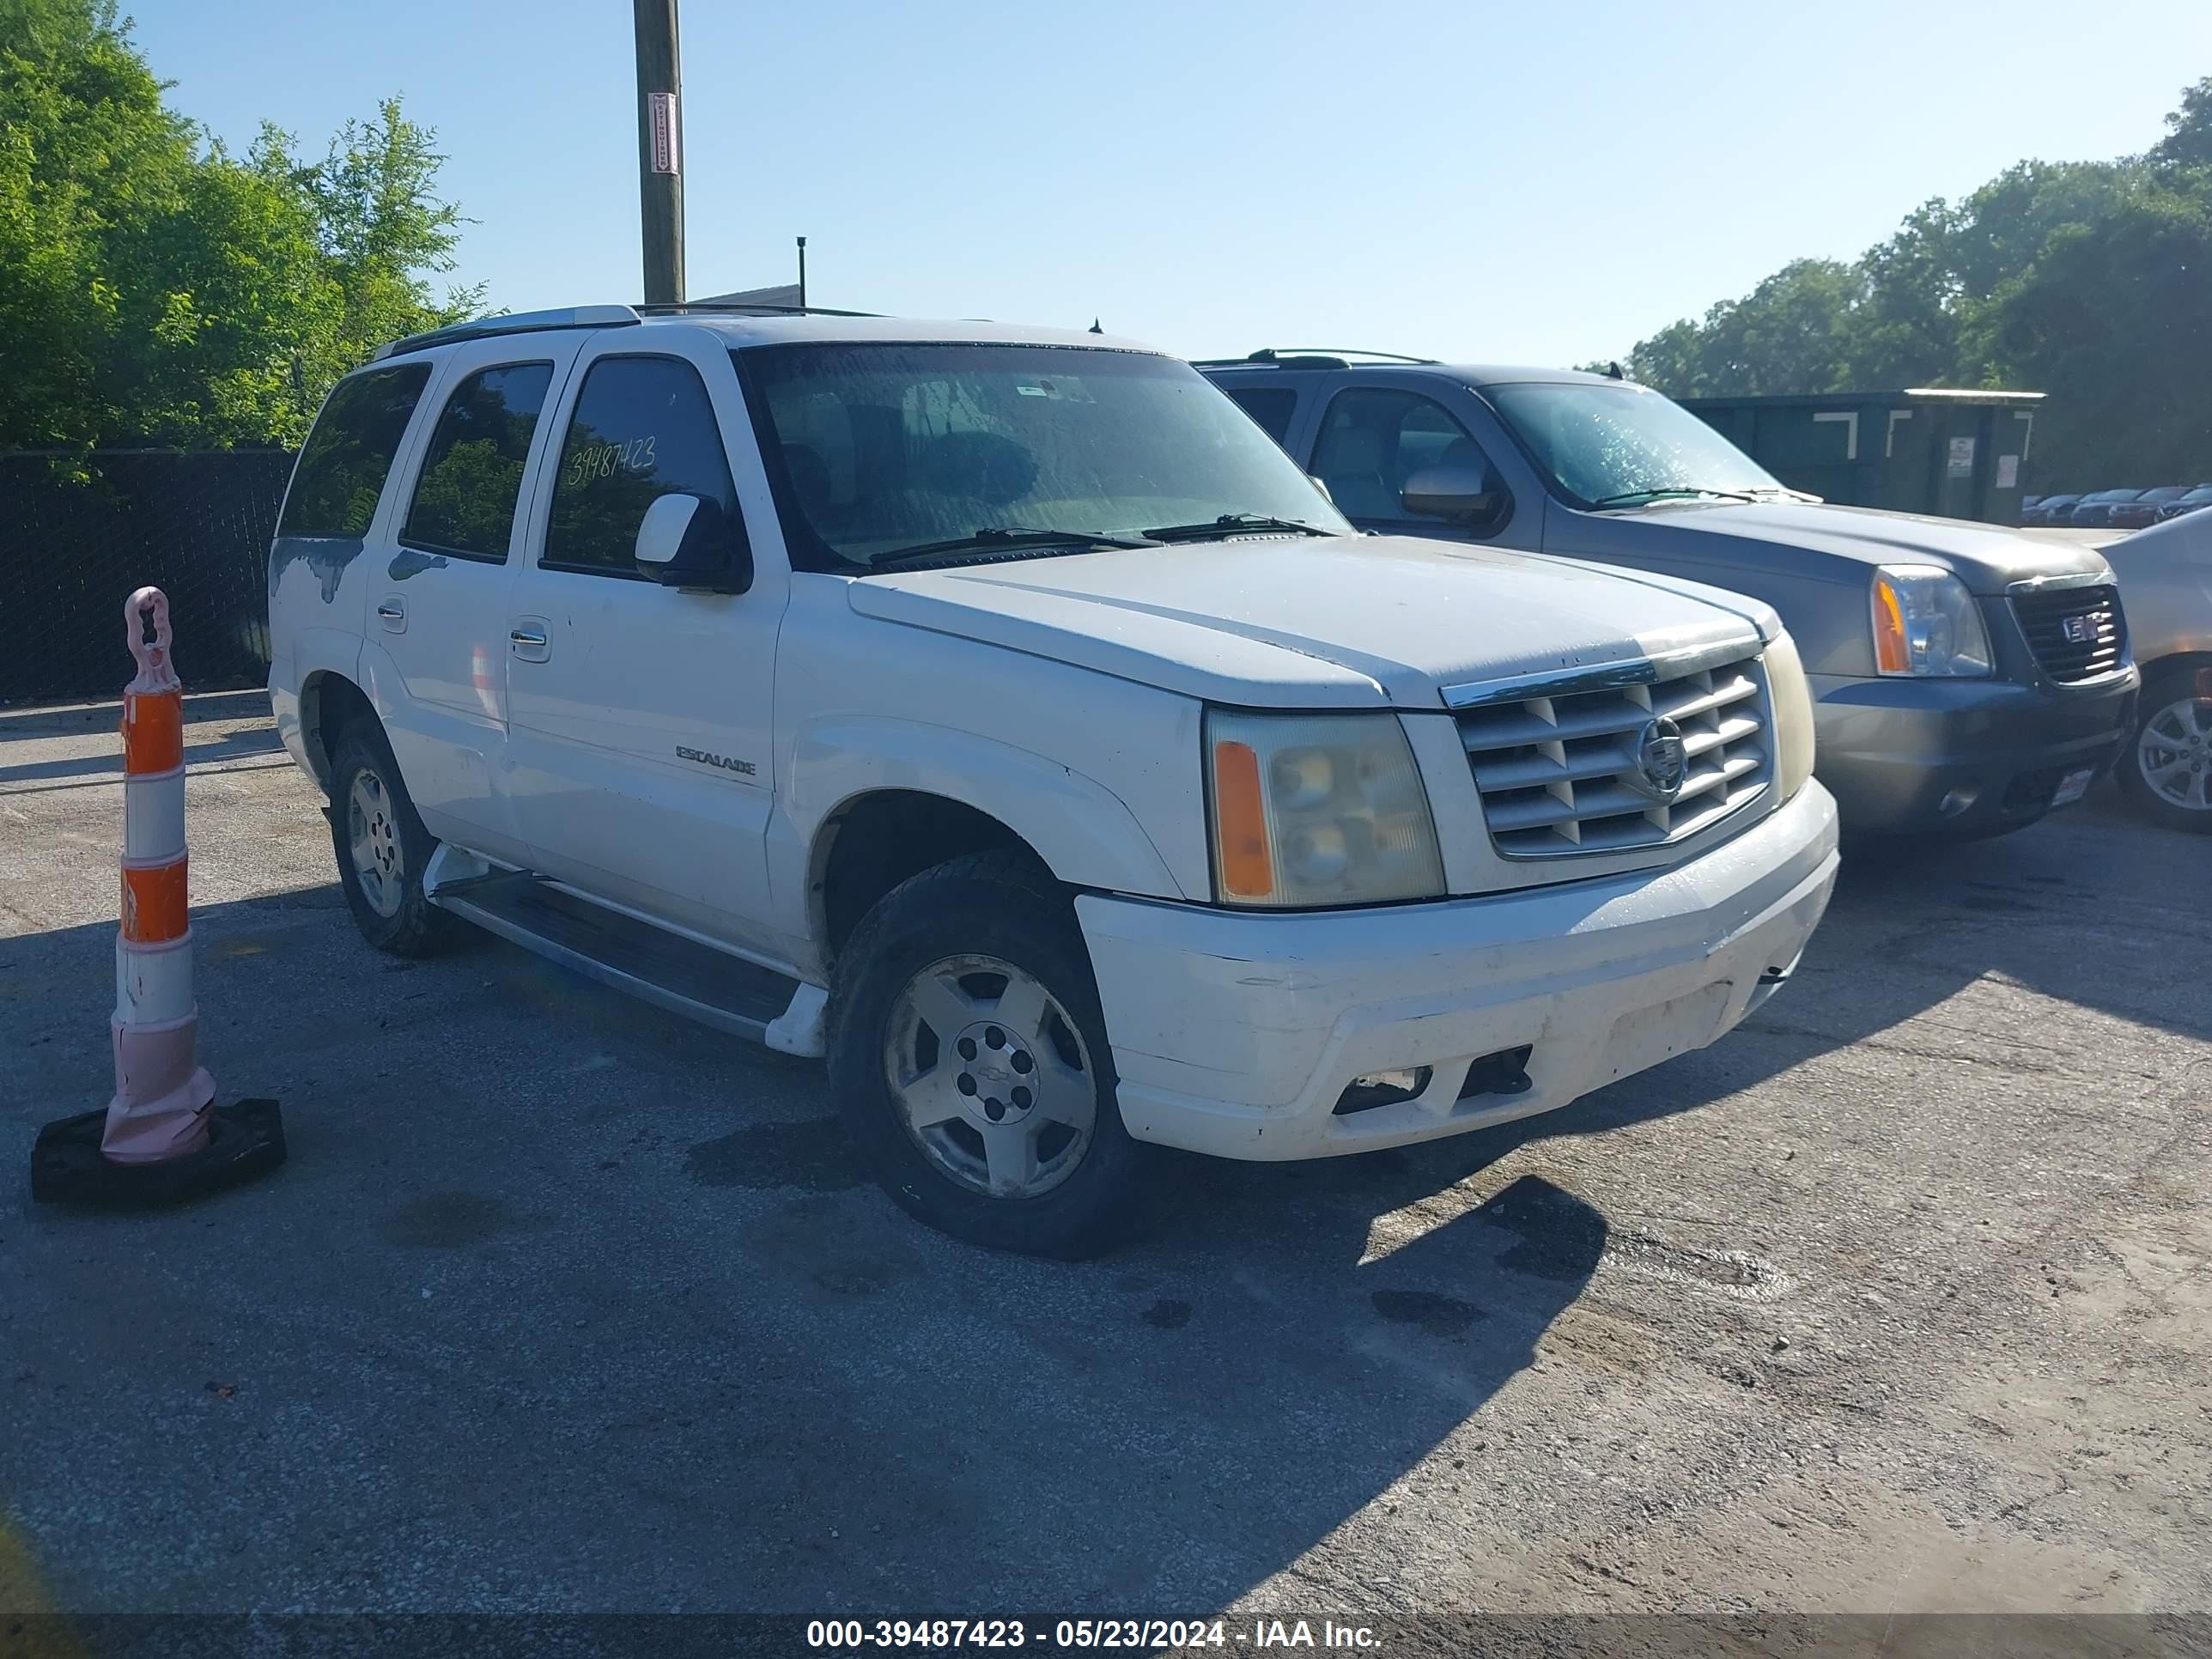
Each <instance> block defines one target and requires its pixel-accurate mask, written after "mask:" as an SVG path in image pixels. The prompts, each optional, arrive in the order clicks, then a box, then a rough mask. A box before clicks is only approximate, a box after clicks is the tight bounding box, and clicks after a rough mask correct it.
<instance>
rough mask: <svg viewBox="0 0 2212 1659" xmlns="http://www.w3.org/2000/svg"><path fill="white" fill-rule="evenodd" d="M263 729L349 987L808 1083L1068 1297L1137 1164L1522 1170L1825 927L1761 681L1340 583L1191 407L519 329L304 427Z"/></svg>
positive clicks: (921, 371) (912, 330)
mask: <svg viewBox="0 0 2212 1659" xmlns="http://www.w3.org/2000/svg"><path fill="white" fill-rule="evenodd" d="M270 619H271V626H272V638H273V662H272V665H271V667H270V691H271V694H272V698H273V701H274V704H275V708H276V719H277V724H278V727H279V730H280V731H281V732H282V734H283V740H284V743H285V744H286V746H287V748H288V749H289V750H290V752H291V753H292V755H293V757H295V760H296V761H297V762H298V763H300V764H301V766H302V767H304V768H306V769H307V770H308V771H309V772H310V773H311V774H312V775H313V776H314V777H315V779H316V780H317V781H318V782H319V784H320V785H321V786H322V787H323V788H324V790H325V793H326V794H327V796H328V798H329V799H330V801H331V826H332V833H333V840H334V842H335V847H336V851H337V861H338V868H339V872H340V876H341V878H342V881H343V885H344V889H345V891H346V895H347V897H348V900H349V905H350V908H351V909H352V912H353V915H354V916H355V919H356V921H357V922H358V923H359V925H360V927H361V929H362V932H363V933H364V934H365V935H366V936H367V937H368V939H369V940H370V941H371V942H372V943H374V944H375V945H379V946H381V947H382V948H385V949H386V950H390V951H398V952H399V953H402V954H409V953H414V952H418V951H425V950H428V949H430V948H432V947H433V946H435V945H436V944H437V943H439V942H440V940H441V936H442V935H444V934H445V933H447V932H448V931H450V929H451V928H452V927H453V924H454V923H455V922H456V921H467V922H471V923H474V924H476V925H478V926H480V927H487V928H489V929H491V930H492V931H494V932H496V933H501V934H502V935H504V936H506V937H507V938H508V939H513V940H515V941H516V942H518V943H520V944H523V945H526V946H527V947H528V948H531V949H532V950H536V951H540V952H542V953H543V954H544V955H546V956H549V957H552V958H554V959H556V960H557V961H561V962H564V963H568V964H570V965H572V966H574V967H575V968H577V969H580V970H582V971H585V972H587V973H590V974H592V975H596V976H598V977H599V978H601V979H603V980H605V981H609V982H611V983H614V984H616V985H618V986H621V987H623V988H626V989H628V990H630V991H632V992H635V993H636V994H640V995H642V996H645V997H647V998H648V999H650V1000H653V1001H656V1002H658V1003H659V1004H661V1005H662V1006H666V1007H669V1008H672V1009H676V1010H678V1011H679V1012H683V1013H685V1014H688V1015H690V1016H691V1017H693V1018H698V1019H701V1020H703V1021H705V1022H707V1023H708V1024H712V1025H714V1026H716V1027H718V1028H720V1029H722V1030H729V1031H732V1032H737V1033H742V1034H744V1035H748V1036H755V1037H759V1038H762V1039H763V1040H765V1041H766V1042H769V1043H771V1044H773V1045H775V1047H777V1048H782V1049H785V1050H787V1051H789V1052H792V1053H794V1054H814V1055H826V1056H827V1058H828V1060H829V1071H830V1076H831V1079H832V1081H833V1084H834V1085H835V1089H836V1095H837V1097H838V1099H839V1103H840V1105H841V1107H842V1110H843V1112H844V1114H845V1116H846V1118H847V1120H848V1122H849V1123H850V1124H851V1126H852V1128H853V1131H854V1134H855V1136H856V1138H857V1139H858V1140H859V1142H860V1145H861V1146H862V1147H863V1148H864V1150H865V1152H866V1155H867V1157H868V1158H869V1160H870V1162H871V1164H872V1167H873V1168H874V1169H875V1170H876V1172H877V1173H878V1176H879V1177H880V1178H881V1180H882V1181H883V1182H884V1186H885V1188H887V1189H888V1190H889V1191H890V1194H892V1196H893V1197H894V1198H895V1199H896V1200H897V1201H898V1202H899V1203H901V1204H902V1205H903V1206H905V1207H906V1208H908V1210H909V1211H911V1212H913V1213H915V1215H917V1216H919V1217H921V1218H922V1219H924V1220H926V1221H928V1222H930V1223H932V1224H933V1225H937V1226H939V1227H942V1228H945V1230H947V1231H951V1232H953V1233H956V1234H958V1235H960V1236H963V1237H968V1238H971V1239H975V1240H977V1241H980V1242H982V1243H989V1244H993V1245H997V1246H1001V1247H1006V1248H1011V1249H1024V1250H1032V1251H1040V1252H1047V1253H1053V1254H1061V1255H1074V1254H1081V1253H1085V1252H1089V1251H1093V1250H1096V1249H1100V1248H1102V1247H1103V1246H1104V1245H1106V1244H1107V1243H1109V1242H1110V1241H1111V1240H1112V1239H1113V1238H1114V1237H1115V1235H1116V1233H1117V1232H1118V1231H1120V1230H1121V1228H1122V1227H1123V1226H1124V1225H1126V1224H1127V1221H1128V1219H1129V1218H1131V1217H1132V1216H1133V1214H1135V1213H1137V1212H1138V1211H1139V1209H1140V1208H1141V1200H1143V1198H1144V1197H1145V1196H1146V1191H1147V1189H1148V1188H1149V1186H1150V1185H1151V1183H1150V1182H1148V1181H1147V1178H1146V1153H1147V1151H1148V1148H1149V1146H1152V1145H1162V1146H1178V1147H1186V1148H1189V1149H1193V1150H1195V1151H1198V1152H1209V1153H1214V1154H1218V1155H1220V1156H1224V1157H1229V1158H1313V1157H1321V1156H1327V1155H1331V1154H1335V1153H1341V1152H1363V1151H1367V1150H1370V1149H1371V1148H1376V1147H1384V1146H1400V1145H1403V1144H1406V1143H1408V1142H1413V1141H1420V1140H1427V1139H1434V1138H1436V1137H1437V1136H1441V1135H1449V1134H1455V1133H1463V1132H1465V1131H1468V1130H1470V1129H1474V1128H1479V1127H1483V1126H1486V1125H1489V1124H1494V1123H1498V1122H1500V1121H1505V1120H1507V1119H1510V1118H1516V1117H1521V1116H1525V1115H1528V1114H1531V1113H1535V1112H1542V1111H1548V1110H1550V1109H1553V1108H1555V1107H1559V1106H1563V1105H1565V1104H1566V1103H1568V1102H1570V1101H1571V1100H1573V1099H1575V1098H1576V1097H1577V1096H1579V1095H1582V1094H1583V1093H1586V1092H1588V1091H1590V1090H1592V1089H1595V1088H1597V1087H1600V1086H1601V1085H1605V1084H1607V1083H1611V1082H1613V1081H1614V1080H1615V1079H1620V1078H1622V1077H1625V1076H1627V1075H1629V1074H1631V1073H1635V1072H1638V1071H1639V1070H1642V1069H1644V1067H1647V1066H1652V1065H1654V1064H1656V1063H1657V1062H1658V1061H1660V1060H1664V1059H1666V1058H1668V1056H1670V1055H1673V1054H1680V1053H1682V1052H1684V1051H1686V1050H1688V1049H1692V1048H1699V1047H1700V1046H1702V1045H1704V1044H1705V1043H1709V1042H1712V1041H1714V1040H1715V1039H1716V1038H1717V1037H1719V1036H1722V1035H1723V1034H1724V1033H1725V1032H1727V1031H1728V1030H1730V1029H1731V1028H1732V1027H1734V1026H1735V1024H1737V1023H1738V1022H1739V1021H1741V1019H1742V1018H1744V1016H1745V1014H1746V1013H1747V1012H1748V1011H1749V1010H1750V1009H1752V1008H1753V1007H1754V1006H1757V1005H1758V1004H1759V1001H1760V1000H1763V999H1764V998H1765V996H1766V995H1768V994H1771V991H1772V989H1773V988H1774V987H1776V986H1778V984H1780V983H1781V982H1782V981H1783V980H1784V978H1785V977H1786V976H1787V975H1788V974H1789V973H1790V969H1791V968H1792V967H1793V966H1794V964H1795V963H1796V961H1797V958H1798V956H1799V953H1800V952H1801V951H1802V950H1803V948H1804V945H1805V942H1806V940H1807V939H1808V936H1809V935H1810V934H1811V933H1812V931H1813V929H1814V926H1815V925H1816V924H1817V922H1818V921H1819V920H1820V915H1821V912H1822V910H1823V909H1824V908H1825V907H1826V903H1827V900H1828V896H1829V892H1830V890H1831V887H1832V884H1833V882H1834V879H1835V873H1836V829H1835V813H1834V807H1833V804H1832V802H1831V800H1830V799H1829V797H1828V795H1827V794H1826V792H1825V791H1824V790H1823V789H1822V788H1821V787H1820V785H1819V784H1818V783H1817V782H1815V781H1812V778H1811V771H1812V761H1813V736H1812V726H1811V714H1810V709H1809V706H1808V700H1807V694H1806V688H1805V681H1804V676H1803V673H1802V669H1801V667H1800V665H1799V663H1798V660H1797V656H1796V650H1795V649H1794V647H1792V645H1791V643H1790V640H1789V637H1788V636H1787V635H1786V634H1784V632H1783V630H1782V629H1781V626H1780V624H1779V623H1778V621H1777V619H1776V617H1775V615H1774V612H1773V611H1771V609H1769V608H1768V607H1767V606H1766V605H1763V604H1761V603H1759V602H1757V601H1755V600H1750V599H1742V598H1740V597H1738V596H1735V595H1732V594H1728V593H1723V592H1718V591H1717V590H1714V589H1711V588H1707V587H1703V586H1699V585H1697V584H1694V583H1691V582H1686V581H1680V580H1672V579H1668V578H1664V577H1658V576H1643V575H1632V574H1622V573H1619V572H1613V571H1608V570H1605V569H1602V568H1595V567H1592V566H1589V565H1578V564H1573V563H1568V562H1560V561H1555V560H1552V559H1548V558H1545V557H1542V556H1532V555H1528V554H1522V553H1513V552H1506V551H1501V550H1492V549H1487V548H1482V547H1474V546H1467V545H1459V544H1443V543H1434V542H1428V541H1423V540H1417V539H1413V538H1398V537H1379V538H1378V537H1361V536H1358V535H1356V534H1354V533H1353V532H1352V531H1351V529H1350V527H1349V526H1347V525H1346V522H1345V521H1344V520H1343V519H1342V518H1341V517H1340V515H1339V514H1338V513H1336V512H1335V510H1334V508H1333V507H1331V506H1330V504H1329V502H1328V500H1327V499H1326V497H1325V495H1323V494H1322V492H1321V491H1320V490H1319V489H1318V488H1317V487H1316V485H1315V484H1314V483H1312V482H1311V481H1310V480H1309V479H1307V478H1306V477H1304V476H1303V475H1302V474H1301V473H1300V472H1299V471H1297V468H1296V467H1295V466H1294V465H1292V464H1291V462H1290V461H1289V460H1288V459H1286V458H1285V456H1284V455H1283V453H1281V451H1280V450H1279V449H1278V448H1277V447H1275V445H1274V444H1273V442H1272V441H1270V440H1269V439H1268V438H1267V435H1265V434H1264V433H1263V432H1261V430H1260V428H1258V427H1256V426H1255V425H1254V424H1253V423H1252V422H1250V421H1249V419H1248V418H1247V417H1246V416H1244V415H1243V413H1242V412H1241V411H1240V410H1238V409H1237V407H1236V406H1235V405H1234V404H1231V402H1230V401H1229V399H1228V398H1226V397H1225V396H1224V395H1223V394H1222V393H1221V392H1218V391H1217V390H1216V389H1215V388H1214V387H1213V386H1211V385H1209V384H1208V383H1207V382H1206V380H1204V379H1203V378H1201V377H1200V375H1199V374H1197V373H1196V372H1195V371H1194V370H1193V369H1192V368H1189V367H1188V365H1187V364H1184V363H1182V362H1179V361H1177V360H1175V359H1173V358H1170V357H1166V356H1160V355H1158V354H1156V353H1153V352H1151V351H1148V350H1146V349H1142V348H1139V347H1136V346H1133V345H1130V344H1127V343H1121V342H1118V341H1115V340H1113V339H1110V338H1104V337H1099V336H1095V335H1087V334H1062V333H1057V332H1050V331H1037V330H1029V329H1015V328H1006V327H1000V326H995V325H982V324H975V323H927V324H920V323H915V322H912V321H902V320H891V319H861V318H846V317H835V316H829V315H824V314H821V313H815V314H810V315H805V316H760V315H754V314H745V313H716V312H713V311H710V310H688V311H686V310H678V311H672V312H668V313H656V314H644V315H641V314H640V313H637V312H634V311H632V310H631V309H629V307H619V306H617V307H586V308H582V309H579V310H575V311H565V312H554V313H536V314H533V315H531V316H526V317H509V318H503V319H493V320H491V321H489V322H485V323H478V324H471V325H462V326H460V327H458V328H455V329H451V330H446V331H441V332H439V333H437V334H435V335H428V336H422V337H416V338H415V339H411V340H407V341H402V342H399V343H398V344H396V345H395V346H393V347H392V348H388V349H386V351H385V352H384V353H382V354H380V357H379V359H378V361H376V362H374V363H372V364H370V365H369V366H368V367H367V368H363V369H362V370H360V371H358V372H356V374H353V375H351V376H349V377H348V378H347V379H346V380H343V382H341V383H340V385H339V386H338V387H337V389H336V390H335V391H334V392H332V394H331V398H330V399H329V401H328V402H327V403H326V404H325V407H324V410H323V412H322V414H321V415H320V416H319V419H318V422H317V425H316V428H315V430H314V432H313V435H312V436H311V437H310V439H309V440H308V442H307V446H306V447H305V449H304V451H303V452H302V456H301V460H300V463H299V465H298V467H297V469H296V471H295V476H294V478H293V481H292V484H291V488H290V489H289V493H288V495H287V497H286V502H285V506H284V509H283V516H282V519H281V521H280V524H279V527H278V532H277V537H276V541H275V543H274V544H273V545H272V548H271V551H270Z"/></svg>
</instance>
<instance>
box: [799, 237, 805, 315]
mask: <svg viewBox="0 0 2212 1659" xmlns="http://www.w3.org/2000/svg"><path fill="white" fill-rule="evenodd" d="M799 309H800V310H801V311H804V310H805V309H806V239H805V237H804V236H802V237H800V238H799Z"/></svg>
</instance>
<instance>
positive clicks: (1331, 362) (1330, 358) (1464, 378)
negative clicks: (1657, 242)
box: [1198, 350, 1649, 391]
mask: <svg viewBox="0 0 2212 1659" xmlns="http://www.w3.org/2000/svg"><path fill="white" fill-rule="evenodd" d="M1348 355H1350V356H1357V357H1358V358H1359V359H1360V361H1359V362H1346V361H1344V358H1343V357H1342V356H1339V355H1338V354H1336V353H1334V352H1330V351H1328V350H1319V351H1305V350H1295V351H1294V350H1284V351H1280V352H1273V353H1255V354H1254V355H1253V356H1249V357H1227V358H1223V357H1210V358H1201V359H1200V360H1199V362H1198V367H1199V368H1202V369H1204V370H1205V371H1206V373H1207V374H1288V373H1294V372H1299V371H1314V372H1318V373H1321V374H1336V373H1339V372H1340V371H1344V370H1348V369H1354V368H1356V369H1358V370H1360V371H1361V372H1362V373H1363V374H1376V373H1389V374H1410V375H1419V376H1423V377H1426V378H1429V379H1438V378H1441V379H1443V380H1456V381H1459V382H1461V383H1462V384H1464V385H1468V386H1512V385H1515V384H1518V383H1523V382H1527V381H1531V380H1534V381H1547V382H1550V381H1556V382H1559V383H1560V384H1562V385H1587V386H1634V385H1635V384H1636V383H1635V382H1634V381H1632V380H1614V379H1613V377H1612V376H1611V375H1610V374H1584V373H1583V371H1582V370H1581V369H1578V368H1534V367H1532V366H1529V365H1526V364H1517V363H1443V362H1437V361H1436V360H1435V359H1434V358H1429V357H1393V356H1390V355H1389V354H1386V353H1383V352H1355V353H1351V354H1348ZM1378 360H1379V361H1378ZM1637 389H1638V390H1639V391H1644V390H1649V388H1647V387H1641V386H1639V387H1638V388H1637Z"/></svg>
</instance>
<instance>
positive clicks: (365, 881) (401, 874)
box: [346, 766, 407, 917]
mask: <svg viewBox="0 0 2212 1659" xmlns="http://www.w3.org/2000/svg"><path fill="white" fill-rule="evenodd" d="M346 845H347V849H348V850H349V852H350V853H351V854H352V855H353V870H354V874H355V875H356V876H357V877H359V878H360V880H361V893H362V897H363V898H365V899H367V900H368V905H369V908H371V909H372V910H374V911H375V912H376V914H377V915H380V916H385V917H391V916H396V915H398V914H399V907H400V904H401V903H402V902H404V900H405V898H406V896H407V890H406V877H407V849H406V848H405V847H404V846H403V845H402V844H401V842H400V839H399V825H398V821H397V820H396V819H395V817H393V813H392V797H391V793H390V792H389V791H387V790H386V788H385V787H384V780H383V779H382V778H381V777H380V776H379V775H377V774H376V773H375V772H374V771H373V770H372V769H369V768H368V767H366V766H364V767H362V769H360V770H359V771H358V772H356V773H355V774H354V780H353V788H352V789H351V790H350V791H349V792H348V793H347V796H346Z"/></svg>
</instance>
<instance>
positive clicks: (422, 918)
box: [329, 720, 460, 957]
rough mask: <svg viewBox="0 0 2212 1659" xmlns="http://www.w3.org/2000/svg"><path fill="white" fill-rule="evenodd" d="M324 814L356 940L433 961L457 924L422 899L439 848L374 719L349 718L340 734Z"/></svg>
mask: <svg viewBox="0 0 2212 1659" xmlns="http://www.w3.org/2000/svg"><path fill="white" fill-rule="evenodd" d="M329 817H330V821H331V852H332V854H334V855H335V856H336V858H337V865H338V884H339V885H340V886H342V887H343V888H344V889H345V896H346V908H348V909H349V910H351V911H352V912H353V920H354V926H355V927H358V928H360V929H361V936H362V938H363V939H367V940H368V942H369V943H370V944H371V945H374V946H375V947H376V948H377V949H378V950H380V951H389V952H390V953H391V954H392V955H393V956H395V957H427V956H431V955H434V954H435V953H436V952H437V951H441V950H442V949H444V948H445V947H446V946H447V945H450V944H451V943H452V942H453V939H455V938H456V937H457V936H458V934H459V931H460V930H459V924H458V923H457V922H456V921H454V919H453V917H452V916H450V915H447V914H446V913H445V912H443V911H441V910H438V909H435V908H432V906H431V904H430V902H429V901H428V899H427V898H425V897H424V896H423V894H422V872H424V871H425V870H426V869H428V867H429V864H430V854H432V853H433V852H435V850H436V849H437V846H438V843H437V842H436V841H435V839H434V838H433V837H432V836H431V834H430V832H429V831H428V829H424V828H423V827H422V818H421V817H418V816H417V815H416V811H415V803H414V802H413V801H412V800H410V799H408V795H407V786H406V784H405V783H404V781H401V779H400V776H399V767H398V763H396V762H395V761H393V759H392V746H391V745H390V744H387V743H386V741H385V740H384V732H383V731H382V729H381V728H380V727H379V726H377V725H376V724H375V723H374V721H370V720H357V721H355V722H353V723H352V724H349V726H346V728H345V729H344V730H343V732H340V733H339V734H338V742H337V749H336V750H333V751H332V753H331V809H330V813H329ZM357 843H359V846H358V848H357Z"/></svg>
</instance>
